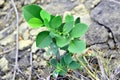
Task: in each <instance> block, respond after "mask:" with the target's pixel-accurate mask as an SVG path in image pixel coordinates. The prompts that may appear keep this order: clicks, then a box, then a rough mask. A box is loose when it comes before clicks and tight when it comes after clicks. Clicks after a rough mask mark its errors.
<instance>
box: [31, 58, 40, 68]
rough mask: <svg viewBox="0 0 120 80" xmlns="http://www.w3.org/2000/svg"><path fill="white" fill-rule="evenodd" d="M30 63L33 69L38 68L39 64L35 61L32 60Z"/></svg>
mask: <svg viewBox="0 0 120 80" xmlns="http://www.w3.org/2000/svg"><path fill="white" fill-rule="evenodd" d="M32 63H33V67H35V68H38V66H39V64H38V62H37V61H35V60H34V61H33V62H32Z"/></svg>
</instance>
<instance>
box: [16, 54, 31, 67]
mask: <svg viewBox="0 0 120 80" xmlns="http://www.w3.org/2000/svg"><path fill="white" fill-rule="evenodd" d="M18 63H19V66H20V67H21V68H27V67H28V66H30V62H29V60H28V58H27V56H25V57H23V58H21V59H20V60H19V62H18Z"/></svg>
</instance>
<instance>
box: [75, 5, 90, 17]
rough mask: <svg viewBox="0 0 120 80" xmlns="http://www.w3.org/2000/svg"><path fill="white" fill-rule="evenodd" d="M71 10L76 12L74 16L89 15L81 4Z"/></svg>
mask: <svg viewBox="0 0 120 80" xmlns="http://www.w3.org/2000/svg"><path fill="white" fill-rule="evenodd" d="M73 10H74V11H75V12H76V13H75V14H76V15H80V16H82V15H86V14H89V13H88V10H87V9H86V8H85V6H84V5H83V4H79V5H78V6H76V7H75V8H74V9H73Z"/></svg>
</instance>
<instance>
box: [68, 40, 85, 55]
mask: <svg viewBox="0 0 120 80" xmlns="http://www.w3.org/2000/svg"><path fill="white" fill-rule="evenodd" d="M85 48H86V44H85V42H84V41H82V40H77V39H75V40H73V41H72V42H71V43H70V44H69V46H68V50H69V51H70V52H72V53H81V52H83V51H84V50H85Z"/></svg>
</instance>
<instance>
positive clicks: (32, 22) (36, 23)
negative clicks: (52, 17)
mask: <svg viewBox="0 0 120 80" xmlns="http://www.w3.org/2000/svg"><path fill="white" fill-rule="evenodd" d="M28 24H29V25H30V27H32V28H39V27H41V26H43V23H42V21H41V20H40V19H38V18H31V19H30V20H29V21H28Z"/></svg>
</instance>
